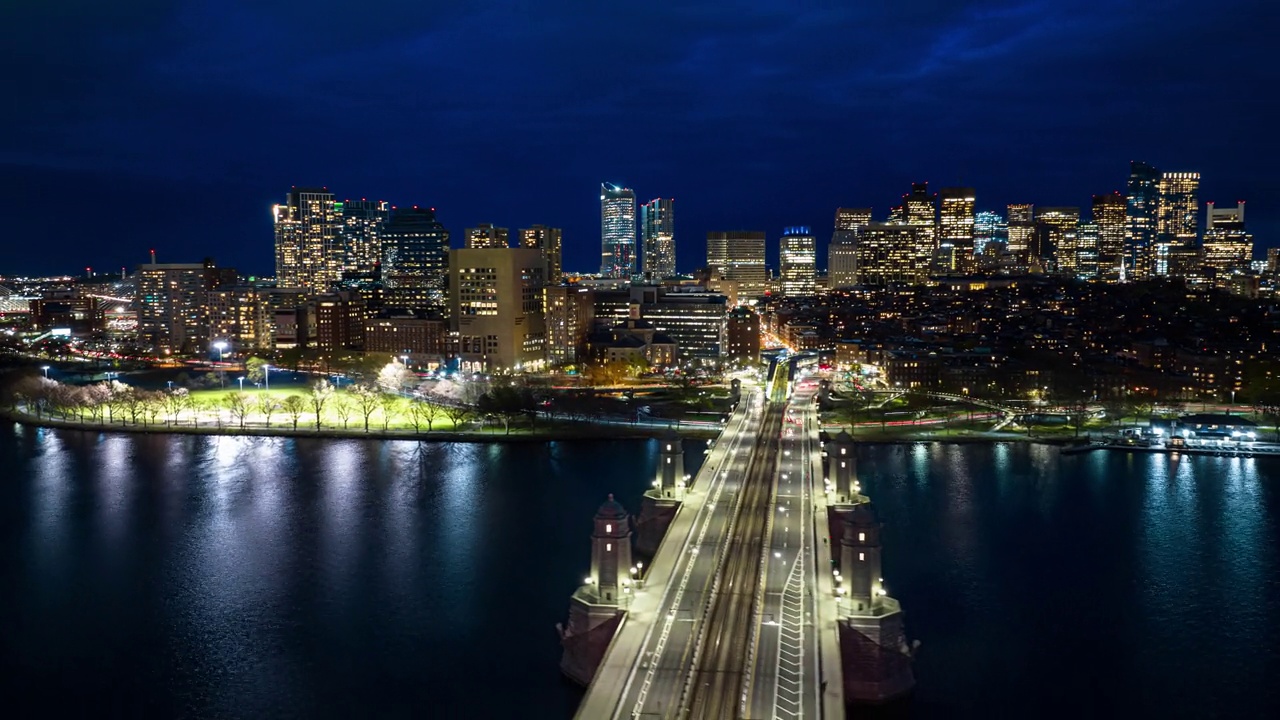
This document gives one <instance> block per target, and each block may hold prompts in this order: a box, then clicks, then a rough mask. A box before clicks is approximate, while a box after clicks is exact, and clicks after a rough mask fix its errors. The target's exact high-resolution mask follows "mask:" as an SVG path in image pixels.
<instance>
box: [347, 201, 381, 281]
mask: <svg viewBox="0 0 1280 720" xmlns="http://www.w3.org/2000/svg"><path fill="white" fill-rule="evenodd" d="M334 211H335V212H336V213H337V215H338V221H339V223H340V224H341V228H340V229H341V232H342V246H343V274H344V275H347V276H351V277H354V276H365V277H369V276H372V275H373V274H374V273H375V272H377V270H378V264H379V263H381V262H382V252H383V250H382V225H383V223H385V222H386V221H387V215H388V214H390V212H391V205H390V204H389V203H387V202H386V201H383V200H364V199H361V200H344V201H342V202H335V203H334Z"/></svg>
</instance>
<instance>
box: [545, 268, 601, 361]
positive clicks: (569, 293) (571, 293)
mask: <svg viewBox="0 0 1280 720" xmlns="http://www.w3.org/2000/svg"><path fill="white" fill-rule="evenodd" d="M546 305H547V362H549V363H550V364H551V365H552V366H554V367H559V366H562V365H572V364H573V363H576V362H579V361H581V360H583V359H585V357H586V356H585V355H584V353H585V352H586V345H587V337H588V336H589V335H591V330H592V325H593V324H594V323H595V291H594V290H592V289H591V288H586V287H582V286H580V285H548V286H547V289H546Z"/></svg>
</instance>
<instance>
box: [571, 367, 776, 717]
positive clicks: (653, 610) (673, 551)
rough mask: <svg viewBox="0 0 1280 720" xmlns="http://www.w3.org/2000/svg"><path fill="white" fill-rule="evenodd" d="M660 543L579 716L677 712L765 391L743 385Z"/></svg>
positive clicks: (758, 427) (760, 418)
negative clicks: (724, 423) (734, 409)
mask: <svg viewBox="0 0 1280 720" xmlns="http://www.w3.org/2000/svg"><path fill="white" fill-rule="evenodd" d="M743 390H744V393H743V400H742V402H740V403H739V406H738V409H737V411H736V412H735V413H734V414H733V416H732V417H731V418H730V420H729V423H728V425H727V426H726V427H725V430H724V431H723V432H722V433H721V434H720V437H719V439H718V440H717V442H716V444H715V447H713V448H712V450H711V453H710V454H709V455H708V457H707V460H706V461H705V462H704V463H703V466H702V469H701V470H700V471H699V472H698V475H697V477H696V478H695V479H694V482H693V486H692V488H691V489H690V490H689V492H687V493H686V495H685V499H684V503H683V504H682V506H681V508H680V511H679V512H678V513H677V514H676V517H675V519H674V520H673V521H672V523H671V526H670V527H669V528H668V530H667V533H666V535H665V536H664V538H663V541H662V545H661V546H660V547H659V548H658V552H657V555H656V556H655V557H654V559H653V561H652V562H651V563H650V567H649V569H648V571H647V572H646V574H645V579H644V585H643V587H642V588H641V589H640V590H639V592H637V594H636V596H635V599H634V600H633V601H632V603H631V606H630V607H629V608H627V611H628V612H627V616H626V619H625V620H624V622H623V623H622V626H621V627H620V628H619V630H618V632H617V634H616V635H615V636H614V638H613V641H612V642H611V643H610V645H609V650H608V652H607V653H606V654H605V657H604V660H603V661H602V662H601V665H600V667H599V669H598V670H597V671H596V677H595V679H594V680H593V681H592V683H591V686H590V687H589V688H587V694H586V697H584V698H583V701H582V703H581V704H580V705H579V707H578V713H577V717H579V718H584V719H590V720H598V719H599V718H633V717H636V718H638V717H652V718H668V717H678V716H679V714H680V704H681V696H682V694H683V691H684V688H685V686H686V684H687V680H688V678H689V676H690V673H691V670H692V669H693V660H694V657H693V656H694V643H695V641H696V635H695V632H696V631H697V626H698V623H697V622H696V621H698V620H700V619H701V618H702V616H703V613H704V610H705V608H706V607H707V604H708V599H709V597H710V592H711V583H712V581H713V580H714V578H715V575H716V572H715V570H716V567H717V565H718V560H719V558H720V555H721V553H720V552H719V550H720V548H721V547H722V546H723V540H724V538H725V535H726V532H727V530H728V527H729V519H730V517H731V514H732V513H731V511H732V509H733V508H734V507H735V506H736V500H737V496H738V493H739V489H740V488H741V486H742V484H743V479H744V477H745V476H746V473H747V465H748V462H749V461H750V459H751V457H752V449H753V447H754V445H755V442H756V438H757V437H758V436H759V435H760V430H761V423H762V421H763V414H764V408H765V403H764V397H763V394H762V393H761V392H760V391H759V390H755V389H751V390H748V388H745V387H744V389H743Z"/></svg>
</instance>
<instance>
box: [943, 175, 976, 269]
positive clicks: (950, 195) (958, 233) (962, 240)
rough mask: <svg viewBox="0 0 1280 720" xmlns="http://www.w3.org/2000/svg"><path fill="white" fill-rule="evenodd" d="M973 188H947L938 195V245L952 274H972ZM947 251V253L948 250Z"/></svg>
mask: <svg viewBox="0 0 1280 720" xmlns="http://www.w3.org/2000/svg"><path fill="white" fill-rule="evenodd" d="M975 197H976V196H975V194H974V191H973V188H961V187H948V188H942V190H941V192H940V193H939V198H940V206H939V223H938V244H939V246H940V247H941V248H943V256H944V257H946V258H948V259H949V262H950V266H949V267H948V268H947V269H948V270H951V271H953V272H962V273H971V272H973V271H974V270H975V269H976V265H975V263H974V257H973V245H974V243H973V225H974V217H973V210H974V208H973V206H974V200H975ZM947 248H950V250H947Z"/></svg>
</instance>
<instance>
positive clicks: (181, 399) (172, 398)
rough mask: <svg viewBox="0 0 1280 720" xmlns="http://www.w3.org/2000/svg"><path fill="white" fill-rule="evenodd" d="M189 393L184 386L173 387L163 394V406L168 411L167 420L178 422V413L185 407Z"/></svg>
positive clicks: (175, 423)
mask: <svg viewBox="0 0 1280 720" xmlns="http://www.w3.org/2000/svg"><path fill="white" fill-rule="evenodd" d="M190 396H191V393H190V392H188V391H187V389H186V388H182V387H180V388H174V389H173V390H170V391H169V392H167V393H165V394H164V408H165V410H166V411H167V412H168V413H169V420H168V422H170V423H172V424H173V425H177V424H178V413H180V412H182V410H183V409H184V408H186V407H187V403H188V402H189V400H190Z"/></svg>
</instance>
